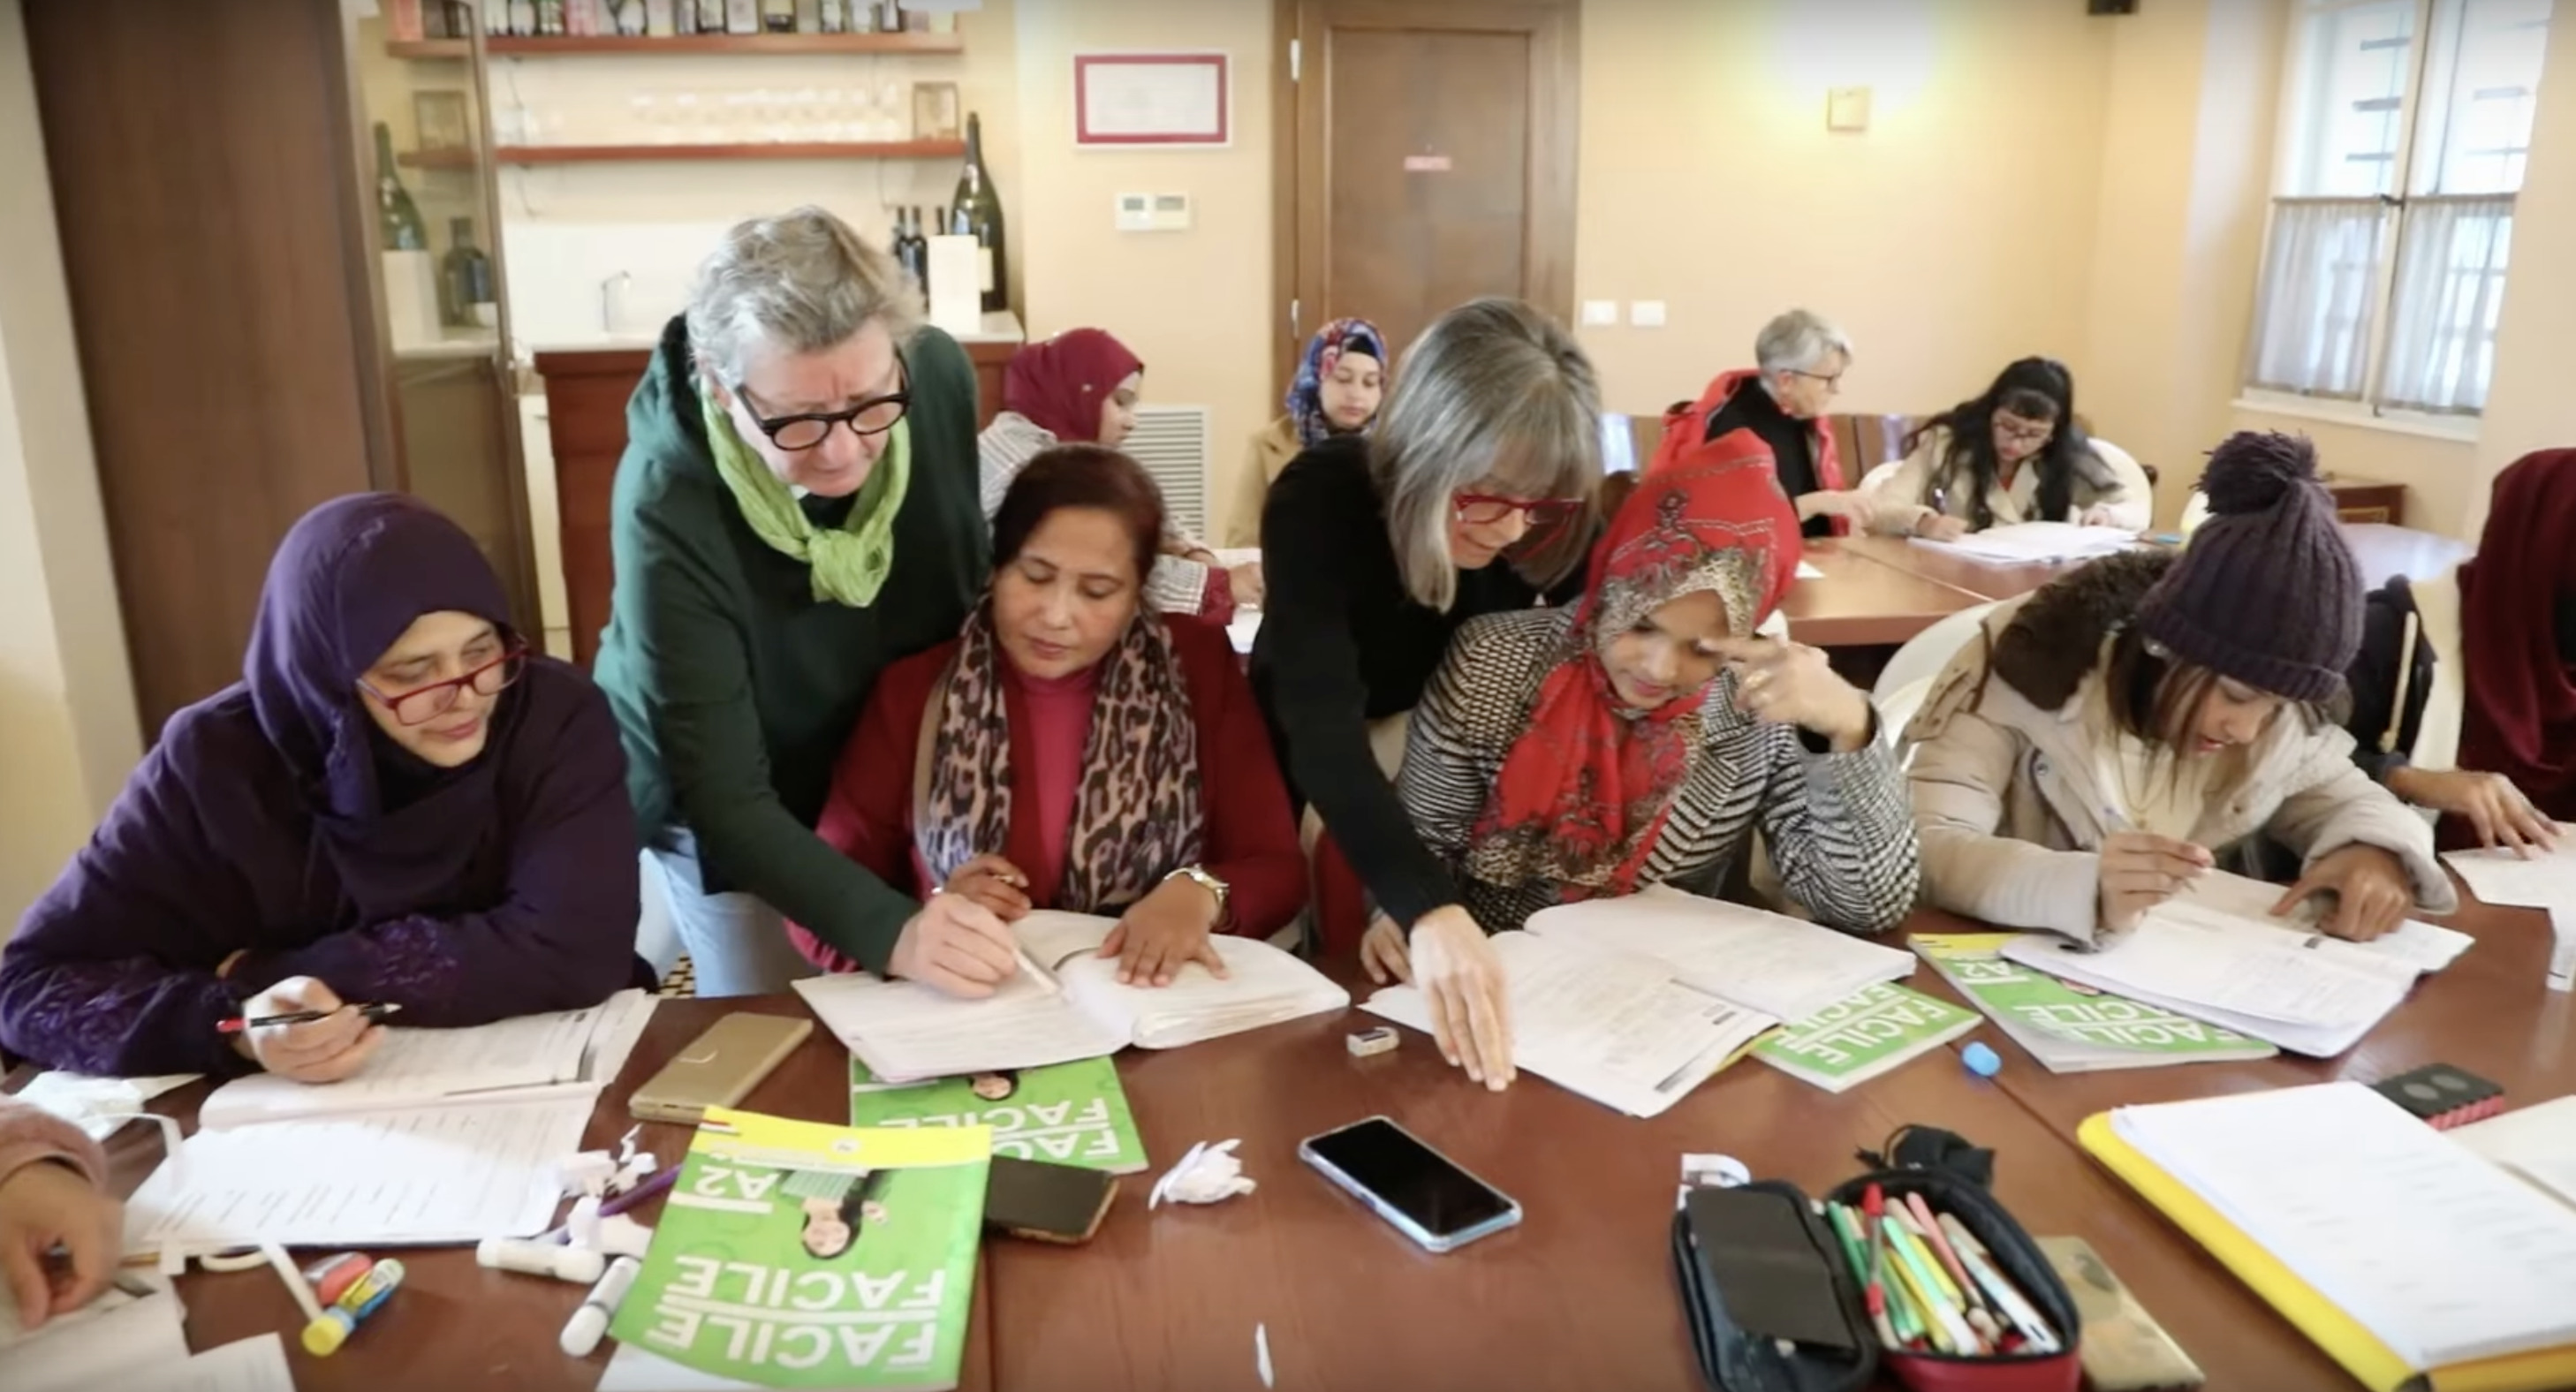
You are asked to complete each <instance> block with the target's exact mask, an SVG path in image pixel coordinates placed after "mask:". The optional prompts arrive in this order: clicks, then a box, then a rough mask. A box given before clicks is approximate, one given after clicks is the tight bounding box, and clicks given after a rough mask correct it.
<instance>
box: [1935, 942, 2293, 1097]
mask: <svg viewBox="0 0 2576 1392" xmlns="http://www.w3.org/2000/svg"><path fill="white" fill-rule="evenodd" d="M2018 936H2019V935H2018V934H2014V933H1917V934H1915V935H1914V936H1913V939H1912V945H1913V948H1914V950H1915V951H1916V952H1919V953H1921V954H1922V955H1923V960H1924V961H1926V962H1929V963H1931V964H1932V969H1933V970H1934V971H1937V972H1939V973H1940V974H1941V976H1942V979H1943V980H1946V981H1948V982H1949V983H1950V984H1951V985H1952V986H1955V987H1957V988H1958V990H1959V994H1961V995H1963V996H1966V997H1967V998H1968V1000H1969V1002H1970V1003H1972V1004H1974V1005H1975V1006H1976V1007H1977V1009H1979V1010H1981V1011H1984V1012H1985V1014H1986V1016H1987V1018H1989V1019H1991V1020H1993V1021H1994V1022H1995V1024H1996V1025H1998V1026H2000V1027H2001V1028H2002V1030H2003V1032H2004V1033H2006V1034H2008V1035H2011V1036H2012V1039H2013V1042H2014V1043H2016V1044H2019V1045H2020V1046H2022V1047H2023V1048H2024V1049H2027V1050H2029V1051H2030V1054H2031V1057H2033V1058H2036V1059H2038V1060H2039V1062H2040V1065H2041V1066H2042V1067H2044V1068H2046V1069H2047V1070H2048V1071H2049V1072H2051V1073H2094V1072H2100V1071H2103V1070H2105V1069H2113V1068H2160V1067H2163V1066H2165V1065H2168V1064H2176V1063H2228V1062H2233V1061H2235V1060H2238V1059H2258V1058H2270V1057H2272V1056H2273V1055H2274V1054H2276V1053H2279V1052H2280V1051H2279V1050H2278V1049H2275V1048H2273V1047H2272V1046H2271V1045H2269V1044H2266V1043H2264V1042H2263V1041H2262V1040H2260V1039H2253V1038H2249V1037H2247V1036H2245V1035H2242V1034H2238V1033H2237V1032H2236V1031H2234V1030H2231V1029H2222V1028H2220V1027H2219V1026H2217V1025H2213V1024H2210V1023H2209V1022H2208V1021H2206V1020H2195V1019H2193V1018H2191V1017H2190V1016H2188V1015H2178V1014H2175V1013H2174V1012H2173V1011H2170V1010H2167V1009H2165V1008H2163V1007H2162V1006H2154V1005H2148V1004H2146V1003H2144V1002H2143V1001H2134V1000H2130V999H2128V998H2126V997H2124V996H2114V995H2108V994H2105V993H2103V992H2100V991H2096V990H2093V989H2091V988H2089V987H2080V986H2076V985H2073V984H2070V983H2068V982H2065V981H2060V980H2059V979H2057V978H2056V977H2053V976H2050V975H2048V974H2046V973H2044V972H2037V971H2033V970H2031V969H2030V968H2028V967H2025V966H2023V965H2021V964H2020V963H2019V962H2014V961H2009V960H2007V959H2006V958H2005V957H2004V955H2003V950H2004V949H2005V948H2006V947H2008V946H2010V945H2011V944H2012V942H2013V941H2014V939H2015V938H2017V937H2018Z"/></svg>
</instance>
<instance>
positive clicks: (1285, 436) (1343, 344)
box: [1217, 319, 1395, 601]
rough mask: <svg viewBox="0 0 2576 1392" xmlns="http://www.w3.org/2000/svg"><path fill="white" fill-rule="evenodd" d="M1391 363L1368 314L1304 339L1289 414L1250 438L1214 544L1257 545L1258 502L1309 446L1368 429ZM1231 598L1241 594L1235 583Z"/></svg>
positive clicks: (1339, 321)
mask: <svg viewBox="0 0 2576 1392" xmlns="http://www.w3.org/2000/svg"><path fill="white" fill-rule="evenodd" d="M1394 367H1395V357H1394V355H1393V354H1391V353H1389V352H1387V351H1386V336H1385V335H1384V334H1381V333H1379V332H1378V330H1377V325H1375V324H1372V323H1370V322H1369V321H1367V320H1366V319H1336V320H1334V321H1333V322H1331V323H1329V324H1326V325H1325V326H1324V327H1323V328H1321V329H1318V330H1316V332H1315V336H1314V337H1313V338H1312V339H1310V340H1308V341H1307V343H1306V356H1305V357H1304V358H1302V359H1300V360H1299V361H1298V364H1297V380H1296V381H1295V382H1293V383H1291V384H1290V385H1289V387H1288V414H1286V415H1284V416H1281V417H1280V418H1279V419H1277V420H1275V421H1272V422H1271V423H1270V424H1268V425H1266V426H1264V427H1262V429H1261V431H1260V433H1259V434H1256V435H1254V436H1253V437H1252V451H1251V453H1250V454H1249V455H1247V456H1246V457H1245V460H1244V467H1243V473H1242V474H1241V475H1240V476H1239V477H1238V478H1237V479H1236V481H1235V485H1234V508H1233V511H1232V512H1231V513H1229V514H1228V516H1227V521H1226V525H1225V535H1224V537H1223V539H1221V540H1220V541H1219V542H1218V543H1217V544H1218V545H1220V546H1228V547H1243V546H1259V545H1260V544H1261V504H1262V502H1263V500H1265V499H1267V498H1268V497H1269V496H1270V485H1271V483H1272V482H1273V481H1275V480H1276V479H1277V478H1278V477H1279V471H1280V470H1282V469H1285V468H1287V467H1288V461H1289V460H1291V459H1294V458H1296V457H1297V454H1298V452H1299V451H1300V450H1303V449H1305V448H1306V447H1307V446H1309V445H1319V444H1322V443H1323V442H1324V441H1325V440H1326V439H1327V438H1329V437H1331V436H1334V435H1362V434H1366V433H1367V432H1368V428H1369V426H1371V425H1372V424H1374V423H1376V421H1377V408H1378V403H1379V402H1381V401H1383V400H1385V399H1386V386H1387V379H1388V377H1389V376H1391V375H1392V372H1393V369H1394ZM1235 597H1236V598H1237V599H1243V598H1244V595H1243V594H1242V593H1241V587H1240V586H1239V585H1238V586H1237V592H1236V595H1235ZM1253 600H1255V601H1257V600H1258V596H1254V597H1253Z"/></svg>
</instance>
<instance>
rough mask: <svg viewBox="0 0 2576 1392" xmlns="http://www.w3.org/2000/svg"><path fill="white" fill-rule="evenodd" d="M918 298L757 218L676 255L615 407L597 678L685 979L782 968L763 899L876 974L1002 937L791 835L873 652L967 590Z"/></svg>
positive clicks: (949, 344) (951, 364) (989, 919)
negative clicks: (681, 265) (679, 945)
mask: <svg viewBox="0 0 2576 1392" xmlns="http://www.w3.org/2000/svg"><path fill="white" fill-rule="evenodd" d="M920 312H921V311H920V305H919V303H918V302H917V299H916V297H915V295H914V293H913V291H912V289H911V287H910V286H909V284H908V283H907V282H906V281H905V279H904V274H903V271H902V269H901V268H900V267H898V266H897V265H896V264H895V262H894V258H892V257H890V256H888V255H886V254H885V253H884V252H883V251H880V250H877V249H876V248H874V247H871V246H869V245H867V244H866V243H864V242H862V241H861V240H859V237H858V235H857V234H856V233H854V232H852V231H851V230H850V229H849V228H848V227H847V226H846V225H844V224H843V223H842V222H841V221H840V219H838V218H835V217H833V216H832V215H831V214H830V213H827V212H824V211H823V210H821V209H819V208H800V209H797V210H796V211H794V212H790V213H786V214H783V215H781V216H778V217H772V218H759V219H754V220H752V221H750V222H745V223H743V224H741V225H739V226H737V227H735V228H734V229H733V230H732V231H731V232H729V233H727V234H726V237H725V243H724V245H723V246H722V247H720V248H718V249H717V251H716V253H715V254H714V255H713V256H711V257H709V258H708V260H707V264H706V265H705V266H704V267H703V268H702V269H701V270H700V271H699V275H698V284H697V286H696V288H695V290H694V291H693V292H692V294H691V297H690V303H689V309H688V312H687V313H686V314H684V315H682V316H680V317H679V318H676V319H673V320H672V321H671V323H670V325H669V326H668V327H666V328H665V329H664V330H663V331H662V342H661V346H660V347H659V348H658V349H657V350H656V351H655V353H654V358H653V362H652V364H651V366H649V367H647V368H646V369H645V373H644V380H643V382H642V383H640V384H639V385H638V386H637V387H636V389H635V399H634V400H633V401H632V402H630V403H628V405H627V408H626V423H627V446H626V457H625V459H624V460H623V461H621V462H620V463H619V465H618V469H617V491H616V495H615V497H614V499H613V500H612V502H611V504H610V507H611V525H612V530H611V532H610V538H611V542H612V544H613V546H614V548H615V552H616V559H617V586H616V590H615V592H614V594H613V596H612V602H611V609H610V614H609V620H608V631H607V632H606V633H605V634H604V635H602V637H601V639H600V647H599V661H598V673H599V683H600V685H601V686H603V687H606V688H607V689H608V695H609V700H610V703H611V704H612V705H613V706H614V707H615V709H616V711H617V719H618V724H619V726H620V728H621V730H622V731H623V733H624V735H625V740H626V751H627V758H628V760H629V762H630V771H629V778H628V782H629V784H630V787H631V791H632V794H633V798H634V804H635V822H636V827H637V830H638V831H639V832H640V834H641V837H642V839H643V842H644V844H645V846H646V848H647V850H646V861H645V864H646V868H647V872H648V873H652V874H654V875H656V877H657V878H659V879H660V881H661V883H662V887H663V889H664V890H665V892H666V893H668V895H669V896H670V902H671V917H672V920H673V924H674V926H675V927H676V928H677V929H678V930H679V934H680V937H681V940H682V941H683V942H685V943H686V944H687V946H688V950H689V957H690V960H691V962H692V963H693V965H694V966H695V968H696V971H697V983H698V994H700V995H702V996H730V995H749V994H754V993H758V992H763V991H775V990H780V989H783V988H784V987H785V986H786V984H787V982H788V981H789V980H790V979H791V978H793V977H795V976H797V975H799V974H801V973H803V972H804V971H805V970H806V967H805V964H804V962H803V959H801V958H800V957H798V956H797V954H796V949H795V947H794V946H793V945H792V944H790V943H789V942H788V940H787V930H786V925H785V923H784V922H783V921H782V919H781V914H782V913H783V914H786V915H790V916H793V917H794V918H795V919H796V921H797V922H799V923H802V924H804V925H805V927H806V928H808V929H810V930H811V931H813V932H814V933H815V934H817V935H819V936H820V937H821V938H822V939H823V940H824V941H826V942H829V943H831V944H832V945H833V946H834V947H835V948H837V949H839V950H840V951H842V952H845V953H848V954H850V955H851V956H853V957H855V958H857V959H858V960H860V961H863V962H865V963H867V964H868V965H869V966H870V967H871V968H875V969H880V970H884V969H891V970H894V971H897V972H904V971H906V970H907V969H910V970H912V971H914V972H916V973H917V972H920V971H925V970H928V968H927V965H926V964H927V963H929V962H931V961H933V960H946V959H950V958H956V957H959V956H960V955H961V954H973V953H974V952H975V949H976V944H977V943H978V942H979V941H980V942H981V943H982V944H983V945H984V946H987V947H989V946H994V945H999V944H1006V943H1007V942H1008V941H1009V933H1008V930H1007V929H1005V928H1004V927H1003V926H1002V924H1001V922H1000V920H998V919H995V918H994V917H993V916H992V915H991V914H990V913H987V912H986V911H984V910H983V909H982V908H981V907H979V906H977V905H975V904H973V903H971V902H969V901H966V900H963V899H942V900H939V901H937V902H933V903H931V904H928V905H923V904H918V903H915V902H914V901H913V900H912V899H911V898H909V897H908V896H906V895H903V894H900V893H897V892H896V891H895V890H893V889H891V888H889V887H887V885H886V883H885V882H884V881H883V880H880V879H878V878H877V877H876V876H874V875H872V874H870V873H868V872H867V871H866V870H864V869H862V868H860V867H859V866H856V865H853V864H852V863H850V860H849V858H848V857H846V856H843V855H842V854H840V853H839V852H838V851H835V850H834V849H832V848H831V847H830V846H828V845H825V844H824V843H823V842H822V841H821V840H819V839H817V838H816V837H815V835H814V832H813V825H814V819H815V818H816V817H817V816H818V815H819V814H820V813H821V812H822V809H823V797H824V793H825V792H826V790H827V789H828V787H829V786H830V782H831V773H832V758H833V756H834V755H835V754H837V753H839V752H840V748H841V745H842V744H843V742H844V741H846V740H847V739H848V738H849V733H850V727H851V726H852V725H853V724H855V723H857V721H858V717H859V709H860V707H861V706H862V705H863V704H864V703H865V702H866V700H867V696H868V690H869V688H871V687H872V686H874V685H875V684H876V680H877V674H878V673H879V672H881V671H883V670H884V669H885V667H886V666H887V665H888V664H890V663H892V662H893V661H895V660H896V659H897V658H901V657H905V656H908V655H910V654H912V653H916V652H919V651H921V650H922V649H924V648H927V647H930V646H932V645H933V644H936V643H940V642H944V641H946V640H947V639H949V638H951V637H954V636H955V635H956V632H957V625H958V624H959V623H960V622H962V621H963V620H964V619H965V617H966V611H967V609H968V607H969V606H970V605H972V604H973V602H974V599H975V596H976V595H977V594H979V593H981V592H982V590H983V588H984V575H985V570H986V557H987V555H988V554H989V552H988V549H987V542H986V540H985V535H984V519H983V517H982V516H981V515H980V513H979V512H978V510H977V508H976V495H975V488H976V460H975V375H974V369H973V368H972V367H971V366H970V365H969V364H968V363H967V361H966V354H965V353H964V352H963V351H962V350H960V349H959V348H958V346H957V344H956V342H955V340H953V339H951V338H949V337H948V336H947V335H946V334H944V333H941V332H940V331H939V330H937V329H935V328H929V327H926V326H924V325H922V323H921V322H920ZM971 960H973V961H977V962H981V961H984V960H986V959H985V958H984V957H982V956H973V957H972V958H971ZM1005 974H1006V973H1002V972H998V971H993V970H983V969H979V970H978V971H976V972H974V973H972V974H970V975H967V976H953V975H945V974H941V973H939V972H936V971H932V972H930V979H932V980H934V981H936V982H937V983H938V984H940V985H942V986H944V987H948V988H951V989H957V990H962V991H970V992H978V991H989V990H990V989H991V988H992V986H993V985H994V984H996V983H997V982H999V981H1000V980H1001V979H1002V977H1003V975H1005Z"/></svg>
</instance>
